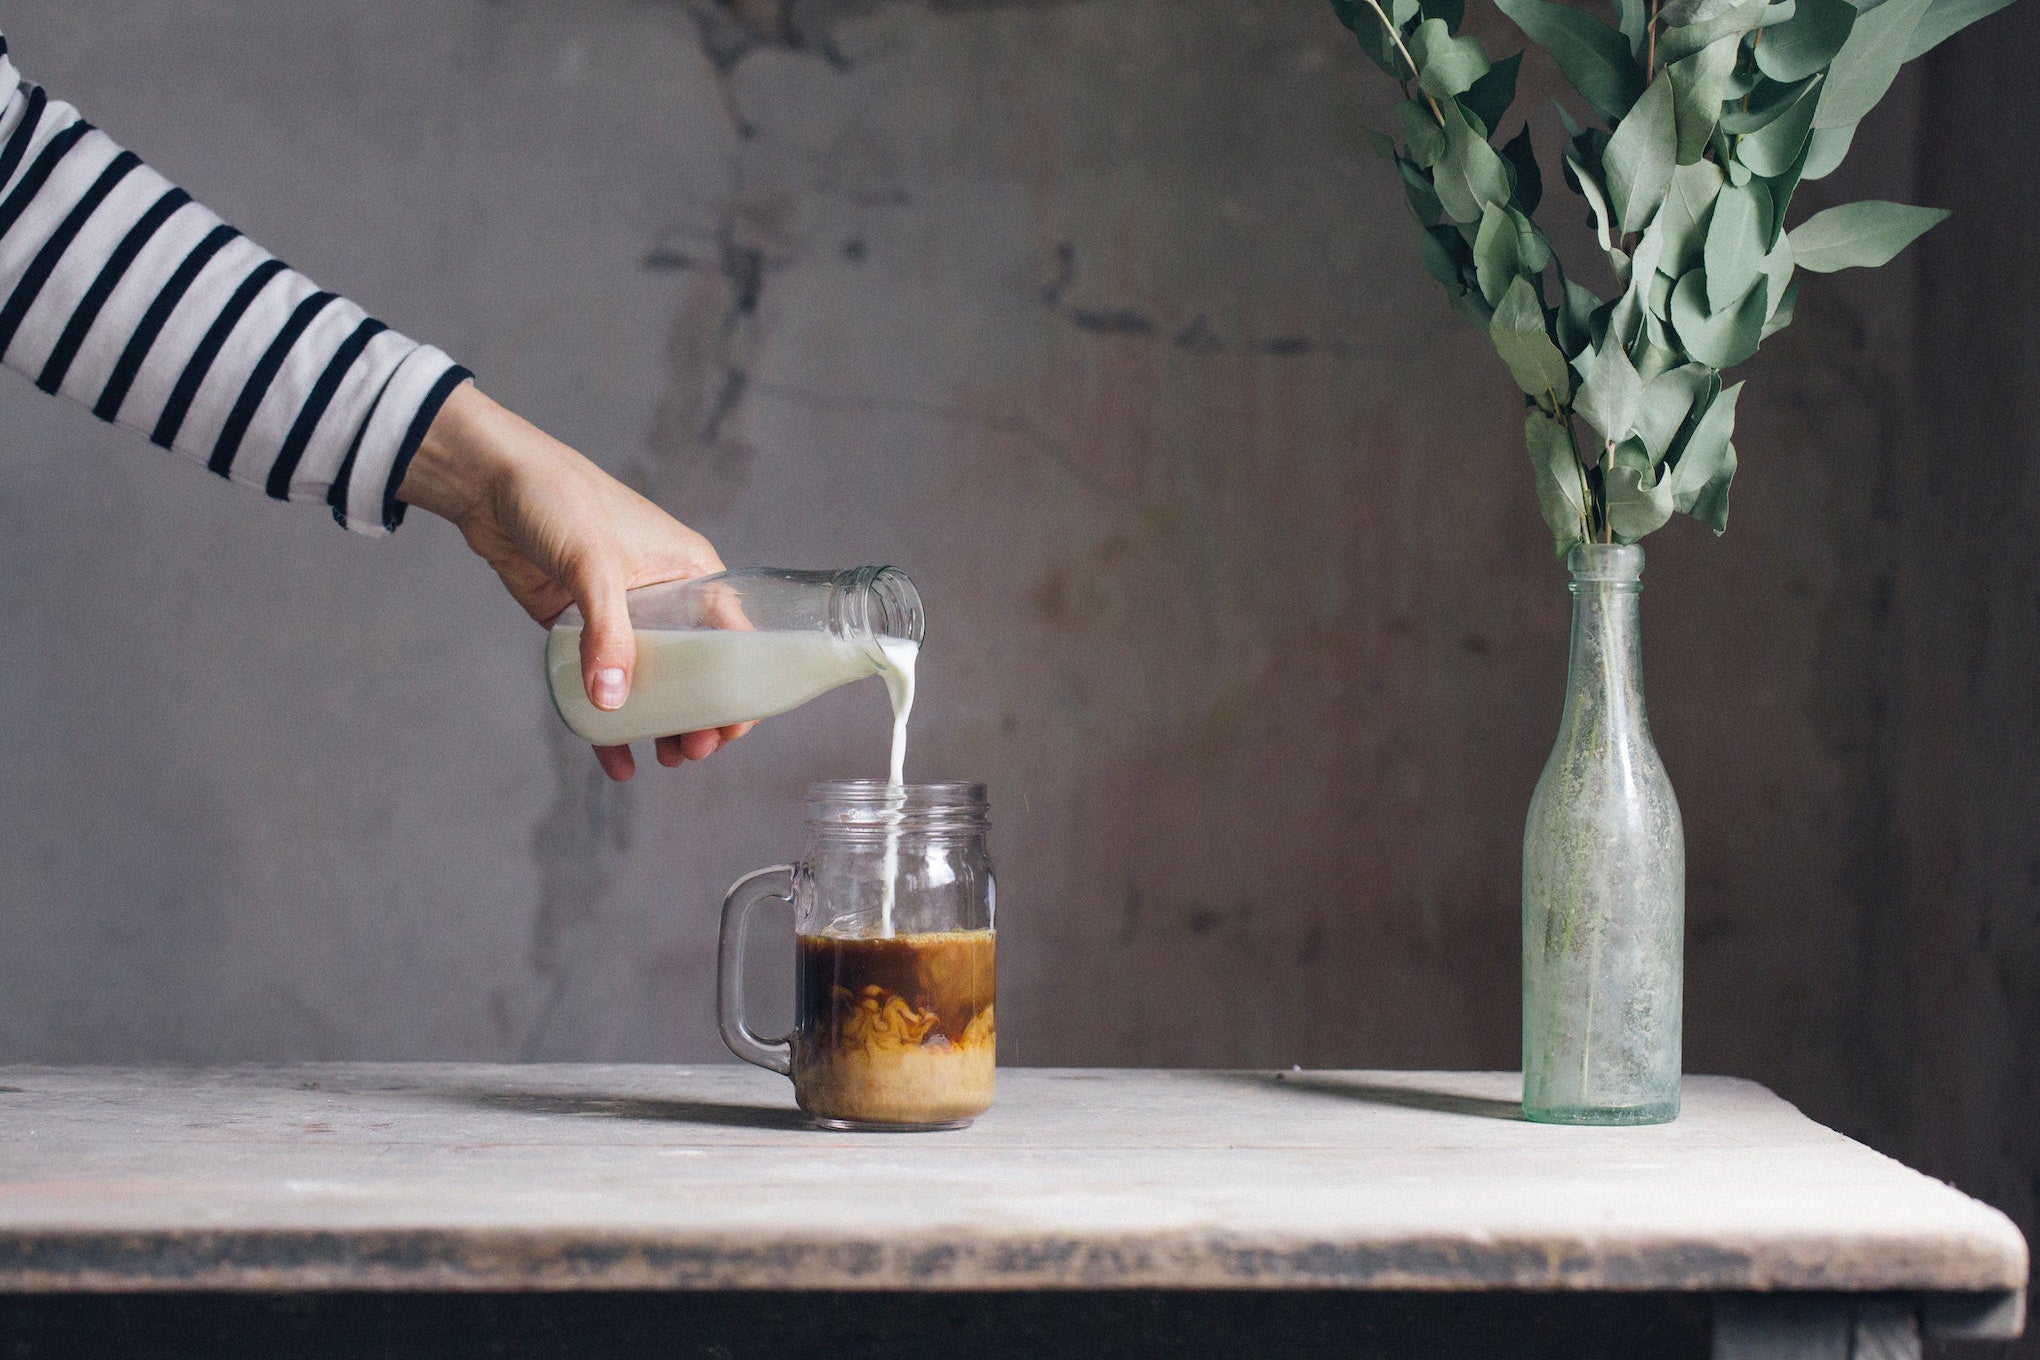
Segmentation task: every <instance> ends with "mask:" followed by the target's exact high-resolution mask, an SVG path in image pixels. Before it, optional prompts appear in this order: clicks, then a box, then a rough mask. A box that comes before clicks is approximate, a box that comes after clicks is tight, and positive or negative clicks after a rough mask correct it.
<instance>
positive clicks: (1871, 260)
mask: <svg viewBox="0 0 2040 1360" xmlns="http://www.w3.org/2000/svg"><path fill="white" fill-rule="evenodd" d="M1903 2H1904V0H1885V7H1886V8H1889V7H1890V6H1891V5H1895V4H1901V3H1903ZM1947 215H1948V214H1947V211H1946V210H1945V209H1941V208H1915V207H1910V206H1908V205H1906V204H1904V203H1885V202H1882V201H1880V200H1877V199H1869V200H1866V201H1864V202H1862V203H1844V204H1843V205H1842V206H1841V207H1839V208H1829V209H1828V210H1827V211H1826V212H1820V213H1815V214H1814V215H1813V216H1811V217H1809V218H1807V219H1806V220H1805V221H1804V222H1801V223H1800V224H1799V225H1798V226H1796V227H1794V228H1793V229H1792V231H1791V233H1790V235H1791V237H1792V257H1793V259H1794V260H1796V261H1797V262H1798V263H1799V265H1800V266H1801V267H1802V268H1805V269H1810V270H1812V271H1813V272H1814V273H1816V274H1832V273H1834V271H1835V270H1837V269H1855V268H1872V267H1875V266H1877V265H1880V264H1884V263H1886V262H1887V261H1889V260H1890V259H1891V257H1892V256H1894V255H1896V254H1898V252H1899V251H1901V250H1904V249H1905V248H1906V247H1907V246H1909V245H1911V244H1912V243H1913V242H1914V241H1915V240H1917V239H1918V238H1919V236H1920V234H1921V233H1922V232H1924V231H1926V230H1927V228H1929V227H1931V226H1933V225H1934V224H1935V223H1936V222H1939V221H1940V220H1941V219H1942V218H1944V217H1946V216H1947Z"/></svg>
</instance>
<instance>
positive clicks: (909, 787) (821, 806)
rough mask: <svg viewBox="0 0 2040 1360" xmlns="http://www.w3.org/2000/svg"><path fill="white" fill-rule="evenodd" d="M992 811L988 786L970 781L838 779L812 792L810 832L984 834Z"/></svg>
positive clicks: (809, 795)
mask: <svg viewBox="0 0 2040 1360" xmlns="http://www.w3.org/2000/svg"><path fill="white" fill-rule="evenodd" d="M989 811H990V803H989V801H988V799H987V797H986V794H985V786H984V785H983V784H978V783H970V782H967V781H964V780H954V779H945V780H933V781H930V782H927V783H920V784H888V783H887V782H886V781H885V780H883V779H835V780H827V781H824V782H822V783H818V784H810V785H809V786H808V792H807V819H808V827H809V828H810V829H811V830H813V831H815V832H816V833H817V834H820V835H827V836H832V837H833V836H842V835H848V836H859V837H861V836H889V835H898V834H900V833H902V832H909V833H911V832H922V833H927V832H950V833H955V834H964V833H973V832H983V831H984V830H985V829H986V828H987V827H988V826H989V825H990V824H991V823H990V818H989V815H988V814H989Z"/></svg>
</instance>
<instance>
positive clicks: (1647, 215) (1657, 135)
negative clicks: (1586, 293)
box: [1601, 73, 1679, 231]
mask: <svg viewBox="0 0 2040 1360" xmlns="http://www.w3.org/2000/svg"><path fill="white" fill-rule="evenodd" d="M1678 150H1679V144H1678V137H1677V133H1676V130H1675V128H1674V125H1673V114H1672V81H1671V76H1670V75H1669V73H1667V74H1661V75H1660V76H1659V77H1658V78H1657V79H1656V80H1653V81H1652V82H1651V83H1650V88H1649V89H1647V90H1645V91H1644V92H1643V97H1642V98H1640V99H1638V100H1637V101H1636V104H1635V105H1634V107H1632V108H1631V109H1630V110H1629V115H1628V116H1627V117H1626V118H1624V119H1623V120H1622V121H1621V122H1620V123H1618V124H1616V126H1615V131H1614V134H1613V135H1612V136H1610V137H1609V138H1608V149H1607V151H1606V152H1605V153H1603V155H1602V157H1601V161H1602V164H1603V165H1604V166H1605V167H1606V169H1607V172H1608V201H1609V203H1610V204H1612V205H1613V207H1614V209H1615V216H1616V220H1617V221H1618V222H1619V223H1620V224H1621V226H1622V230H1624V231H1641V230H1643V228H1644V226H1645V225H1646V224H1647V223H1649V221H1650V219H1651V215H1652V214H1653V213H1655V212H1657V210H1658V205H1659V204H1660V203H1662V202H1664V201H1665V190H1666V189H1668V188H1670V187H1671V182H1672V169H1673V167H1674V166H1676V165H1677V164H1678Z"/></svg>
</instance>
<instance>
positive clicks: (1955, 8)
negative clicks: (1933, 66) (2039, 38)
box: [1905, 0, 2012, 61]
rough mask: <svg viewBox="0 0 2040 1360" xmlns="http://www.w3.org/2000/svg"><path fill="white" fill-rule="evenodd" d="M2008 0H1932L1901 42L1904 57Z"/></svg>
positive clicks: (1925, 48) (1918, 52) (1936, 43)
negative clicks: (1911, 31) (1910, 35)
mask: <svg viewBox="0 0 2040 1360" xmlns="http://www.w3.org/2000/svg"><path fill="white" fill-rule="evenodd" d="M2010 3H2012V0H1933V3H1932V4H1930V5H1928V6H1927V12H1926V14H1925V15H1923V16H1922V17H1921V19H1920V23H1919V27H1918V28H1915V29H1914V30H1913V35H1912V41H1910V42H1908V43H1907V44H1906V45H1905V59H1906V60H1907V61H1911V60H1912V59H1913V58H1914V57H1923V56H1925V55H1926V54H1927V53H1929V52H1931V51H1933V50H1934V49H1935V48H1937V47H1939V46H1940V45H1941V44H1942V43H1944V42H1946V41H1947V40H1948V39H1950V38H1952V37H1954V36H1955V35H1956V34H1957V33H1960V32H1961V31H1962V30H1963V29H1965V28H1967V27H1969V26H1970V25H1971V24H1973V23H1975V22H1976V21H1977V20H1978V19H1981V18H1983V17H1985V16H1986V15H1991V14H1995V13H1997V12H1998V11H1999V10H2001V9H2003V8H2004V7H2005V6H2006V5H2009V4H2010Z"/></svg>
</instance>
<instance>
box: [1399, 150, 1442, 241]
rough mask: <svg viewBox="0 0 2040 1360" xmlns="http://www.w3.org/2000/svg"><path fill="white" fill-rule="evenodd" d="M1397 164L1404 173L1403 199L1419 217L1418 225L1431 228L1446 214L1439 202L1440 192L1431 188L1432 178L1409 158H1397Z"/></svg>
mask: <svg viewBox="0 0 2040 1360" xmlns="http://www.w3.org/2000/svg"><path fill="white" fill-rule="evenodd" d="M1395 164H1396V169H1398V170H1400V171H1401V172H1402V182H1403V197H1404V198H1406V199H1408V200H1409V204H1410V211H1411V212H1413V213H1415V214H1416V215H1417V225H1418V226H1420V227H1428V226H1430V225H1431V224H1432V223H1434V222H1436V221H1437V220H1438V219H1439V218H1440V217H1442V216H1443V215H1444V213H1445V209H1444V208H1443V207H1442V206H1441V205H1440V204H1439V202H1438V191H1437V190H1435V189H1433V188H1432V187H1431V177H1430V176H1429V175H1427V174H1425V173H1424V170H1423V167H1422V166H1420V165H1418V164H1417V163H1416V162H1415V161H1413V160H1411V159H1409V158H1408V157H1407V156H1397V157H1396V158H1395Z"/></svg>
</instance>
